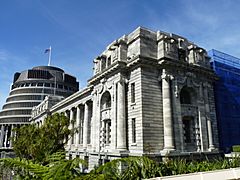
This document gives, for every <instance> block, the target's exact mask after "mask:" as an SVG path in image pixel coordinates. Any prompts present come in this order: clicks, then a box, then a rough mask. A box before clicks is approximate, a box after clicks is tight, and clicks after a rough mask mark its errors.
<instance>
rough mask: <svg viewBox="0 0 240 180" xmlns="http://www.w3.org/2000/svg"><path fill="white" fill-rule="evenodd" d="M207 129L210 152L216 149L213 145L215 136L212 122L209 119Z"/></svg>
mask: <svg viewBox="0 0 240 180" xmlns="http://www.w3.org/2000/svg"><path fill="white" fill-rule="evenodd" d="M207 129H208V143H209V150H210V151H211V150H213V149H215V147H214V144H213V135H212V122H211V120H210V119H209V118H207Z"/></svg>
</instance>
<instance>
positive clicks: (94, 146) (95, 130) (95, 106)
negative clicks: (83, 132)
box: [91, 92, 97, 151]
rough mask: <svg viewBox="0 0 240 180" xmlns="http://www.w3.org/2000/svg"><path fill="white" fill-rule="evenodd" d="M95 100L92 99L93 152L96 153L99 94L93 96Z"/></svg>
mask: <svg viewBox="0 0 240 180" xmlns="http://www.w3.org/2000/svg"><path fill="white" fill-rule="evenodd" d="M92 96H93V98H92V102H93V105H92V130H91V139H92V141H91V142H92V150H93V151H95V150H96V138H97V137H96V133H97V129H96V124H97V122H96V113H97V93H96V92H95V93H93V94H92Z"/></svg>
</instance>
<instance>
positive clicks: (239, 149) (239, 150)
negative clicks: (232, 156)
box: [232, 145, 240, 152]
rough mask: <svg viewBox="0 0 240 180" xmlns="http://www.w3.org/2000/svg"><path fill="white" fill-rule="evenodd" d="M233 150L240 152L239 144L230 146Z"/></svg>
mask: <svg viewBox="0 0 240 180" xmlns="http://www.w3.org/2000/svg"><path fill="white" fill-rule="evenodd" d="M232 149H233V152H240V145H234V146H232Z"/></svg>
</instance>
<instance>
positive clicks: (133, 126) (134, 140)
mask: <svg viewBox="0 0 240 180" xmlns="http://www.w3.org/2000/svg"><path fill="white" fill-rule="evenodd" d="M132 142H133V143H136V119H135V118H132Z"/></svg>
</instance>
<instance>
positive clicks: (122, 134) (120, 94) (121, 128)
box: [117, 79, 127, 150]
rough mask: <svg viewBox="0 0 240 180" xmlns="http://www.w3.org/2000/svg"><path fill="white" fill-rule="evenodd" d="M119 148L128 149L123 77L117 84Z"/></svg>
mask: <svg viewBox="0 0 240 180" xmlns="http://www.w3.org/2000/svg"><path fill="white" fill-rule="evenodd" d="M117 86H118V87H117V101H118V102H117V149H118V150H126V149H127V142H126V111H125V108H126V107H125V98H126V95H125V81H124V79H121V80H120V81H119V82H118V85H117Z"/></svg>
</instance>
